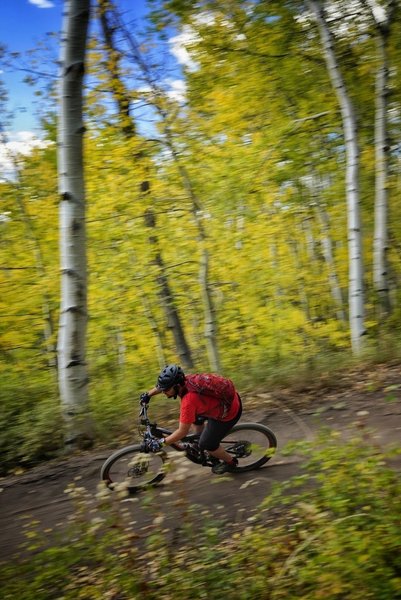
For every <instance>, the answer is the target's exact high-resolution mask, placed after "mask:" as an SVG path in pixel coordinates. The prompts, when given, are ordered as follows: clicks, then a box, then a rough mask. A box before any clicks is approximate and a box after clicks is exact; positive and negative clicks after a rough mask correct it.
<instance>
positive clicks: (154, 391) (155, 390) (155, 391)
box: [148, 387, 162, 397]
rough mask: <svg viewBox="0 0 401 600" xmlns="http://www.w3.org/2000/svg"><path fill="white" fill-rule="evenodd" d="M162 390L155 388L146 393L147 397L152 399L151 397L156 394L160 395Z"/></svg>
mask: <svg viewBox="0 0 401 600" xmlns="http://www.w3.org/2000/svg"><path fill="white" fill-rule="evenodd" d="M161 392H162V390H160V389H159V388H157V387H154V388H152V389H151V390H149V391H148V396H150V397H152V396H156V394H161Z"/></svg>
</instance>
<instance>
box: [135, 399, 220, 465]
mask: <svg viewBox="0 0 401 600" xmlns="http://www.w3.org/2000/svg"><path fill="white" fill-rule="evenodd" d="M139 416H140V419H141V424H142V425H145V427H146V429H145V432H144V433H143V441H144V444H145V446H146V440H147V439H149V438H151V437H156V438H159V439H160V438H164V437H166V436H168V435H170V434H171V433H172V431H171V430H170V429H166V428H165V427H159V426H158V425H157V424H156V423H152V422H151V421H150V420H149V417H148V410H147V406H146V405H145V404H144V405H142V407H141V411H140V413H139ZM198 439H199V434H197V433H190V434H188V435H186V436H185V437H183V438H181V440H180V441H179V442H177V443H174V444H170V448H174V450H176V451H177V452H186V451H187V450H188V448H187V447H186V446H185V445H184V446H183V445H182V444H188V445H191V446H192V445H193V442H195V441H196V440H198ZM222 443H223V444H224V441H222ZM226 443H229V442H226ZM230 443H232V442H230ZM145 451H147V450H145ZM198 451H199V458H200V460H199V461H194V462H199V464H202V465H203V466H207V467H211V466H213V465H214V464H215V463H216V462H219V460H218V459H217V458H214V457H213V456H210V455H209V454H208V453H207V452H205V451H204V450H200V449H198ZM188 460H191V458H190V457H188Z"/></svg>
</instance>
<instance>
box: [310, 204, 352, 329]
mask: <svg viewBox="0 0 401 600" xmlns="http://www.w3.org/2000/svg"><path fill="white" fill-rule="evenodd" d="M316 213H317V217H318V220H319V223H320V227H321V231H322V251H323V256H324V260H325V262H326V266H327V271H328V275H329V286H330V291H331V297H332V298H333V301H334V304H335V306H336V314H337V319H338V320H339V321H342V322H345V321H346V315H345V311H344V303H343V295H342V291H341V287H340V284H339V281H338V277H337V270H336V266H335V263H334V254H333V242H332V239H331V235H330V221H329V215H328V214H327V212H326V209H325V208H324V207H323V206H321V205H320V204H318V203H317V205H316Z"/></svg>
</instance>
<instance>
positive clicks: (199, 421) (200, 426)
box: [193, 417, 206, 435]
mask: <svg viewBox="0 0 401 600" xmlns="http://www.w3.org/2000/svg"><path fill="white" fill-rule="evenodd" d="M205 421H206V418H205V417H197V418H196V421H195V422H194V423H193V427H194V429H195V433H196V435H201V433H202V431H203V430H204V429H205Z"/></svg>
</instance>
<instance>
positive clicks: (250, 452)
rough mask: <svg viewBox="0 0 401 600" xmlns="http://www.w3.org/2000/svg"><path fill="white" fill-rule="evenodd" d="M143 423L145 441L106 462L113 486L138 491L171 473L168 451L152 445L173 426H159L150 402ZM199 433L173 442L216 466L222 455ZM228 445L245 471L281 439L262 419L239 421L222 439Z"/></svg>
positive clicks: (267, 455)
mask: <svg viewBox="0 0 401 600" xmlns="http://www.w3.org/2000/svg"><path fill="white" fill-rule="evenodd" d="M139 418H140V424H141V425H142V426H143V428H142V430H141V429H140V431H141V433H142V442H141V443H139V444H133V445H131V446H126V447H125V448H121V449H120V450H117V451H116V452H114V453H113V454H112V455H111V456H109V458H108V459H107V460H106V461H105V462H104V464H103V466H102V468H101V471H100V477H101V479H102V481H104V482H105V483H106V485H107V486H108V487H110V488H112V489H113V488H114V487H116V486H117V485H118V484H124V485H125V487H126V489H127V490H128V491H129V492H130V493H133V492H136V491H138V490H140V489H143V488H145V487H148V486H154V485H156V484H157V483H159V482H160V481H161V480H162V479H164V477H165V476H166V474H167V472H166V471H167V470H166V463H167V462H168V460H169V459H168V455H167V453H166V452H165V451H164V450H163V449H162V450H160V451H159V452H157V453H153V452H151V451H150V449H149V446H150V443H151V441H152V440H154V439H155V438H163V437H166V436H167V435H170V434H171V430H169V429H166V428H164V427H159V426H158V425H157V424H156V423H152V422H151V421H150V419H149V417H148V411H147V406H145V405H144V406H142V407H141V410H140V413H139ZM198 441H199V435H198V434H195V433H192V434H189V435H187V436H185V438H182V440H180V441H179V442H177V443H176V444H171V445H170V446H169V448H173V449H174V450H176V451H178V452H184V453H185V456H186V458H187V459H188V460H190V461H192V462H194V463H196V464H198V465H202V466H204V467H212V466H213V465H214V464H216V462H219V461H218V459H216V458H214V457H213V456H211V455H210V454H208V452H207V451H206V450H201V449H200V448H199V444H198ZM221 444H222V446H223V447H224V449H225V450H226V451H227V452H228V453H229V454H231V455H232V456H233V457H236V458H237V459H238V466H237V467H236V469H235V470H234V471H233V473H241V472H245V471H251V470H254V469H258V468H259V467H261V466H262V465H264V464H265V463H267V461H269V460H270V459H271V457H272V456H273V454H274V453H275V451H276V448H277V439H276V436H275V434H274V433H273V431H271V429H269V428H268V427H266V426H265V425H262V424H261V423H238V424H237V425H234V427H233V428H232V429H231V431H230V432H229V433H228V434H227V435H226V436H225V437H224V438H223V440H222V441H221Z"/></svg>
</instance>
